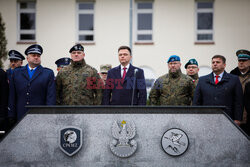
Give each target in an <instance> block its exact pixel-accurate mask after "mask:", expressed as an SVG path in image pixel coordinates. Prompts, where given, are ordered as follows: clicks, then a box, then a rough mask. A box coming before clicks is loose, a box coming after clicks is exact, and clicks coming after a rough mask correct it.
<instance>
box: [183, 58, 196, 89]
mask: <svg viewBox="0 0 250 167" xmlns="http://www.w3.org/2000/svg"><path fill="white" fill-rule="evenodd" d="M185 69H186V72H187V75H188V76H190V77H191V78H192V79H193V82H194V83H195V85H197V83H198V81H199V75H198V72H199V67H198V62H197V61H196V60H195V59H190V60H189V61H188V62H187V63H186V65H185Z"/></svg>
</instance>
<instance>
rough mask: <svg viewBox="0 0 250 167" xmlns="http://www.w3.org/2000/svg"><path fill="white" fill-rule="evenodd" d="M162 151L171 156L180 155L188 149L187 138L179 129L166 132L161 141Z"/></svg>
mask: <svg viewBox="0 0 250 167" xmlns="http://www.w3.org/2000/svg"><path fill="white" fill-rule="evenodd" d="M161 144H162V148H163V150H164V151H165V152H166V153H167V154H169V155H172V156H179V155H182V154H183V153H184V152H185V151H186V150H187V148H188V145H189V141H188V136H187V135H186V133H185V132H184V131H182V130H181V129H176V128H173V129H169V130H167V131H166V132H165V133H164V134H163V136H162V139H161Z"/></svg>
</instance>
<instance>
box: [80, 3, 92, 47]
mask: <svg viewBox="0 0 250 167" xmlns="http://www.w3.org/2000/svg"><path fill="white" fill-rule="evenodd" d="M77 41H78V42H80V43H89V42H91V43H92V42H94V2H79V3H78V4H77Z"/></svg>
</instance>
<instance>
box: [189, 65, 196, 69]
mask: <svg viewBox="0 0 250 167" xmlns="http://www.w3.org/2000/svg"><path fill="white" fill-rule="evenodd" d="M196 68H198V67H193V66H191V67H187V69H196Z"/></svg>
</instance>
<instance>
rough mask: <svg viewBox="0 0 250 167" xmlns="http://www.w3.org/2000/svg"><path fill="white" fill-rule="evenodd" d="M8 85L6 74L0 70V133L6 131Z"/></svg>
mask: <svg viewBox="0 0 250 167" xmlns="http://www.w3.org/2000/svg"><path fill="white" fill-rule="evenodd" d="M8 91H9V85H8V82H7V74H6V73H5V72H4V71H3V70H2V69H0V131H1V130H6V119H7V115H8V110H7V106H8V94H9V92H8Z"/></svg>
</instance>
